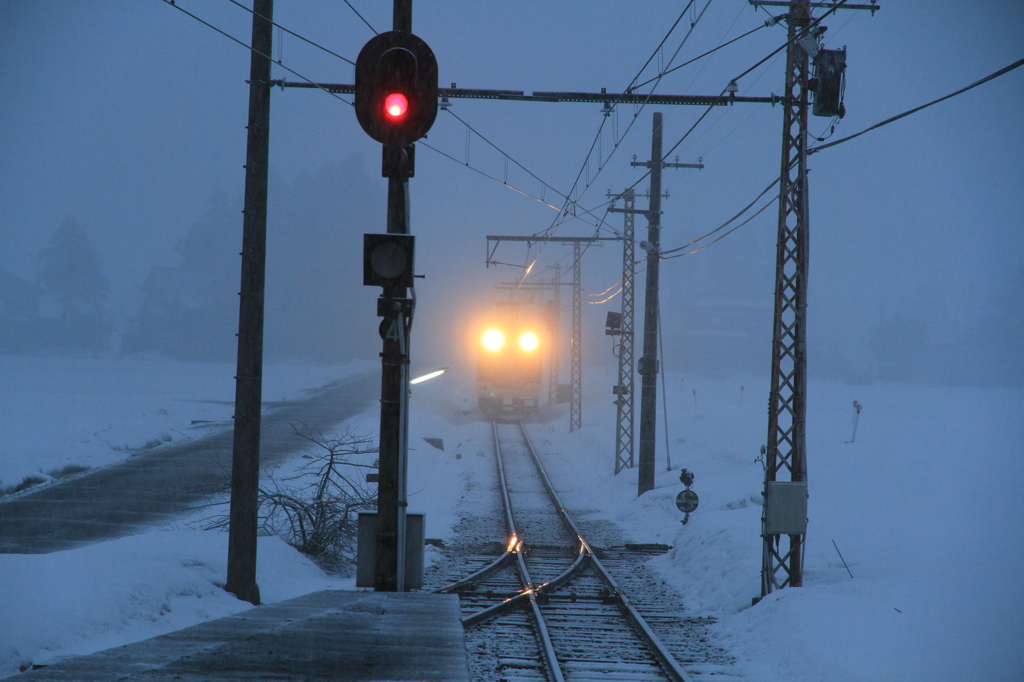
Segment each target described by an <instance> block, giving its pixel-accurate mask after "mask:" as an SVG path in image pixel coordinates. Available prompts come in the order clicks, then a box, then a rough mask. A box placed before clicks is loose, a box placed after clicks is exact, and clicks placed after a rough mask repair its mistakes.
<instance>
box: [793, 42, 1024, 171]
mask: <svg viewBox="0 0 1024 682" xmlns="http://www.w3.org/2000/svg"><path fill="white" fill-rule="evenodd" d="M1020 66H1024V59H1020V60H1018V61H1016V62H1014V63H1013V64H1010V65H1009V66H1007V67H1005V68H1002V69H999V70H998V71H996V72H995V73H993V74H990V75H988V76H985V77H984V78H982V79H981V80H978V81H975V82H973V83H971V84H970V85H968V86H967V87H966V88H961V89H959V90H957V91H956V92H951V93H950V94H948V95H946V96H945V97H940V98H938V99H936V100H932V101H931V102H928V103H927V104H922V105H921V106H919V107H914V108H913V109H910V110H908V111H904V112H903V113H902V114H897V115H895V116H893V117H892V118H887V119H885V120H884V121H881V122H879V123H876V124H875V125H873V126H871V127H870V128H865V129H864V130H862V131H860V132H859V133H854V134H853V135H848V136H847V137H843V138H840V139H838V140H836V141H835V142H829V143H828V144H821V145H818V146H817V147H811V148H810V149H808V150H807V153H808V154H814V153H815V152H820V151H821V150H823V149H828V148H829V147H835V146H836V145H837V144H842V143H844V142H848V141H850V140H852V139H853V138H855V137H860V136H861V135H863V134H864V133H867V132H870V131H872V130H875V129H876V128H881V127H882V126H884V125H889V124H890V123H892V122H894V121H898V120H900V119H901V118H904V117H906V116H910V115H911V114H914V113H917V112H918V111H921V110H922V109H927V108H928V107H930V106H932V105H933V104H938V103H939V102H943V101H945V100H947V99H950V98H952V97H956V96H957V95H961V94H963V93H965V92H967V91H968V90H971V89H972V88H976V87H978V86H979V85H981V84H982V83H987V82H989V81H990V80H992V79H994V78H999V77H1000V76H1002V75H1005V74H1007V73H1010V72H1011V71H1013V70H1014V69H1016V68H1018V67H1020Z"/></svg>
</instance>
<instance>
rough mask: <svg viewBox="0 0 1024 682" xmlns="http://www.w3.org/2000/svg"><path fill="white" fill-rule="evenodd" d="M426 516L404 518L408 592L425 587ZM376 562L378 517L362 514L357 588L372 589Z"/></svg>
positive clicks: (357, 560)
mask: <svg viewBox="0 0 1024 682" xmlns="http://www.w3.org/2000/svg"><path fill="white" fill-rule="evenodd" d="M425 525H426V524H425V523H424V521H423V514H406V515H405V589H406V590H418V589H419V588H421V587H423V540H424V526H425ZM376 562H377V514H376V513H374V512H361V513H360V514H359V535H358V545H357V549H356V587H373V575H374V572H375V567H376Z"/></svg>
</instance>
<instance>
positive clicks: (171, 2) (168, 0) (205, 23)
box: [162, 0, 352, 106]
mask: <svg viewBox="0 0 1024 682" xmlns="http://www.w3.org/2000/svg"><path fill="white" fill-rule="evenodd" d="M162 2H163V3H164V4H167V5H170V6H171V7H173V8H174V9H176V10H178V11H180V12H183V13H184V14H186V15H188V16H190V17H192V18H193V19H195V20H196V21H198V22H199V23H200V24H202V25H203V26H206V27H207V28H211V29H213V30H214V31H216V32H217V33H219V34H221V35H222V36H224V37H225V38H229V39H230V40H233V41H234V42H236V43H238V44H239V45H241V46H242V47H244V48H245V49H247V50H249V51H250V52H253V53H255V54H258V55H259V56H261V57H263V58H265V59H269V60H270V61H271V62H272V63H274V64H277V65H278V66H280V67H281V68H282V69H284V70H285V71H288V72H289V73H292V74H294V75H296V76H298V77H299V78H301V79H302V80H304V81H306V82H307V83H309V84H310V85H312V86H313V87H315V88H317V89H318V90H323V91H324V92H326V93H327V94H328V95H330V96H331V97H333V98H334V99H336V100H338V101H341V102H344V103H345V104H347V105H349V106H352V102H349V101H348V100H347V99H345V98H343V97H339V96H338V95H336V94H334V93H333V92H330V91H329V90H327V89H326V88H324V87H322V86H320V85H318V84H316V83H314V82H313V81H311V80H310V79H308V78H306V77H305V76H303V75H302V74H301V73H299V72H298V71H296V70H295V69H292V68H290V67H288V66H285V65H284V64H282V63H281V62H280V61H278V60H275V59H274V58H273V57H271V56H270V55H265V54H263V53H262V52H260V51H259V50H255V49H253V48H252V46H251V45H249V44H248V43H244V42H242V41H241V40H239V39H238V38H236V37H234V36H233V35H231V34H230V33H225V32H224V31H222V30H220V29H219V28H217V27H216V26H214V25H213V24H211V23H210V22H208V21H205V20H203V19H200V18H199V17H197V16H196V15H195V14H192V13H191V12H189V11H188V10H187V9H184V8H183V7H179V6H178V5H176V4H174V0H162ZM250 11H251V10H250ZM275 25H276V24H275ZM342 59H344V57H342ZM345 61H348V60H345ZM349 63H351V62H349Z"/></svg>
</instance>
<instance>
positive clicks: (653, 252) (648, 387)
mask: <svg viewBox="0 0 1024 682" xmlns="http://www.w3.org/2000/svg"><path fill="white" fill-rule="evenodd" d="M661 139H662V130H661V112H660V111H657V112H655V113H654V129H653V133H652V135H651V160H650V161H649V162H647V164H637V162H635V161H634V162H633V163H634V165H646V166H647V167H648V168H650V169H651V191H650V198H649V204H648V209H647V246H646V249H647V281H646V286H645V291H644V345H643V355H642V356H640V372H639V373H640V471H639V475H638V477H637V496H640V495H643V494H644V493H645V492H647V491H648V490H652V489H653V488H654V447H655V438H656V437H657V433H655V429H656V428H657V419H658V415H657V409H658V404H657V400H658V270H659V265H660V263H661V167H662V166H661V164H662V159H661ZM641 246H643V245H642V244H641Z"/></svg>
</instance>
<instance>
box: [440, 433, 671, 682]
mask: <svg viewBox="0 0 1024 682" xmlns="http://www.w3.org/2000/svg"><path fill="white" fill-rule="evenodd" d="M518 426H519V430H520V433H521V435H522V438H523V442H524V443H525V445H526V448H527V450H528V452H529V453H530V458H531V459H532V460H533V463H534V466H535V467H536V469H537V472H538V473H539V475H540V478H541V482H542V483H543V485H544V488H545V491H546V492H547V494H548V497H549V498H550V499H551V501H552V502H553V503H554V504H555V506H556V508H557V509H558V516H559V518H560V519H561V520H562V523H563V524H564V525H565V528H566V530H567V531H569V532H570V533H571V534H572V535H574V536H575V537H576V538H577V539H578V540H579V543H580V549H579V552H578V553H577V556H576V559H575V560H574V561H573V563H572V565H571V566H570V567H569V568H568V569H566V570H565V571H564V572H563V573H561V574H560V575H558V576H557V577H555V578H554V579H552V580H549V581H547V582H545V583H543V584H541V585H536V584H535V583H534V582H533V580H532V577H531V576H530V572H529V569H528V568H527V566H526V562H525V555H524V552H523V545H524V542H523V540H522V539H520V538H519V536H518V533H517V530H516V526H515V519H514V517H513V514H512V503H511V498H510V495H509V489H508V482H507V478H506V476H505V466H504V463H503V461H502V454H501V445H500V442H499V440H498V426H497V423H496V422H492V424H491V429H492V434H493V436H494V447H495V459H496V461H497V469H498V479H499V487H500V489H501V497H502V505H503V507H504V510H505V523H506V529H507V531H508V533H509V535H510V540H509V546H508V549H507V550H506V551H505V552H504V553H503V554H502V555H501V556H500V557H498V559H496V560H495V561H493V562H491V563H490V564H488V565H487V566H485V567H484V568H482V569H480V570H478V571H476V572H475V573H473V574H472V575H470V576H468V577H466V578H464V579H462V580H459V581H457V582H454V583H451V584H450V585H446V586H445V587H442V588H439V589H438V590H435V591H436V592H457V591H459V590H460V589H462V588H465V587H468V586H470V585H472V584H473V583H474V582H476V581H477V580H479V579H481V578H482V577H484V576H486V575H488V574H490V573H492V572H493V571H495V570H497V569H498V568H499V567H501V566H502V565H503V564H504V563H506V562H507V561H509V560H510V558H511V557H515V560H516V568H517V573H518V574H519V578H520V581H521V582H522V584H523V586H524V589H523V590H522V591H521V592H520V593H519V594H516V595H514V596H512V597H509V598H507V599H504V600H502V601H501V602H500V603H498V604H495V605H493V606H490V607H488V608H486V609H482V610H480V611H477V612H476V613H473V614H471V615H469V616H467V617H465V618H463V619H462V623H463V627H471V626H473V625H478V624H480V623H482V622H484V621H486V620H489V619H491V618H494V617H496V616H499V615H502V614H505V613H508V612H509V611H513V610H517V609H522V608H526V609H528V611H529V614H530V617H531V620H532V621H533V623H534V627H535V634H536V636H537V640H538V644H539V645H540V649H541V653H542V656H543V658H544V665H545V667H546V672H547V674H548V676H549V679H551V680H553V681H554V682H564V680H565V677H564V675H563V673H562V670H561V666H560V665H559V663H558V656H557V653H556V652H555V648H554V644H553V641H552V638H551V634H550V632H549V631H548V627H547V623H546V622H545V620H544V616H543V614H542V612H541V606H540V601H539V598H542V597H543V596H544V594H545V593H548V592H554V591H555V590H557V589H558V588H559V587H561V586H562V585H564V584H565V583H567V582H569V581H570V580H571V579H572V578H573V576H575V575H576V574H578V573H579V572H581V571H582V570H583V569H584V568H586V567H587V566H588V564H589V565H592V566H593V567H594V570H595V573H596V574H597V577H598V579H599V580H600V581H601V582H602V583H604V585H605V586H606V587H608V589H609V592H610V596H611V597H612V598H613V599H614V600H615V603H616V605H617V606H618V608H619V610H620V611H621V612H622V614H623V616H624V617H625V619H626V620H627V622H629V624H630V625H631V626H632V628H633V629H634V631H635V632H636V633H637V634H638V635H639V636H640V638H641V639H642V640H643V641H644V642H645V644H646V645H647V647H648V649H649V650H650V651H651V652H652V653H653V654H654V656H655V657H656V658H657V659H658V662H659V663H660V664H661V666H662V668H663V669H664V671H665V672H666V673H667V674H668V675H669V677H670V678H671V679H672V680H674V681H675V682H691V680H690V678H689V677H688V676H687V675H686V673H685V671H684V670H683V669H682V667H681V666H680V665H679V663H678V662H677V661H676V660H675V658H674V657H673V656H672V654H671V653H670V652H669V651H668V649H667V648H666V647H665V645H664V644H663V643H662V642H661V640H660V639H659V638H658V636H657V635H656V634H655V633H654V631H653V630H652V629H651V628H650V626H649V625H648V624H647V622H646V621H645V620H644V619H643V616H641V615H640V613H639V612H638V611H637V610H636V608H635V607H634V606H633V605H632V604H631V603H630V602H629V599H628V598H627V597H626V595H625V594H624V593H623V592H622V590H621V588H620V587H619V585H618V583H617V582H616V581H615V578H614V577H612V575H611V574H610V573H609V572H608V570H607V569H606V568H605V567H604V565H603V564H602V563H601V560H600V559H599V558H598V557H597V555H596V554H595V552H594V550H593V548H592V547H591V546H590V543H588V542H587V541H586V539H585V538H584V537H583V535H582V533H581V532H580V531H579V528H578V527H577V526H576V523H575V521H574V520H573V519H572V516H571V515H570V514H569V512H568V511H567V510H566V508H565V505H564V504H563V503H562V501H561V498H559V496H558V493H557V492H556V491H555V488H554V485H553V484H552V483H551V479H550V478H549V477H548V475H547V471H546V470H545V469H544V465H543V464H542V463H541V461H540V457H539V456H538V455H537V451H536V449H535V448H534V447H533V443H532V442H531V441H530V437H529V435H528V434H527V433H526V427H525V426H524V425H523V424H522V423H521V422H520V423H519V424H518Z"/></svg>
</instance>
